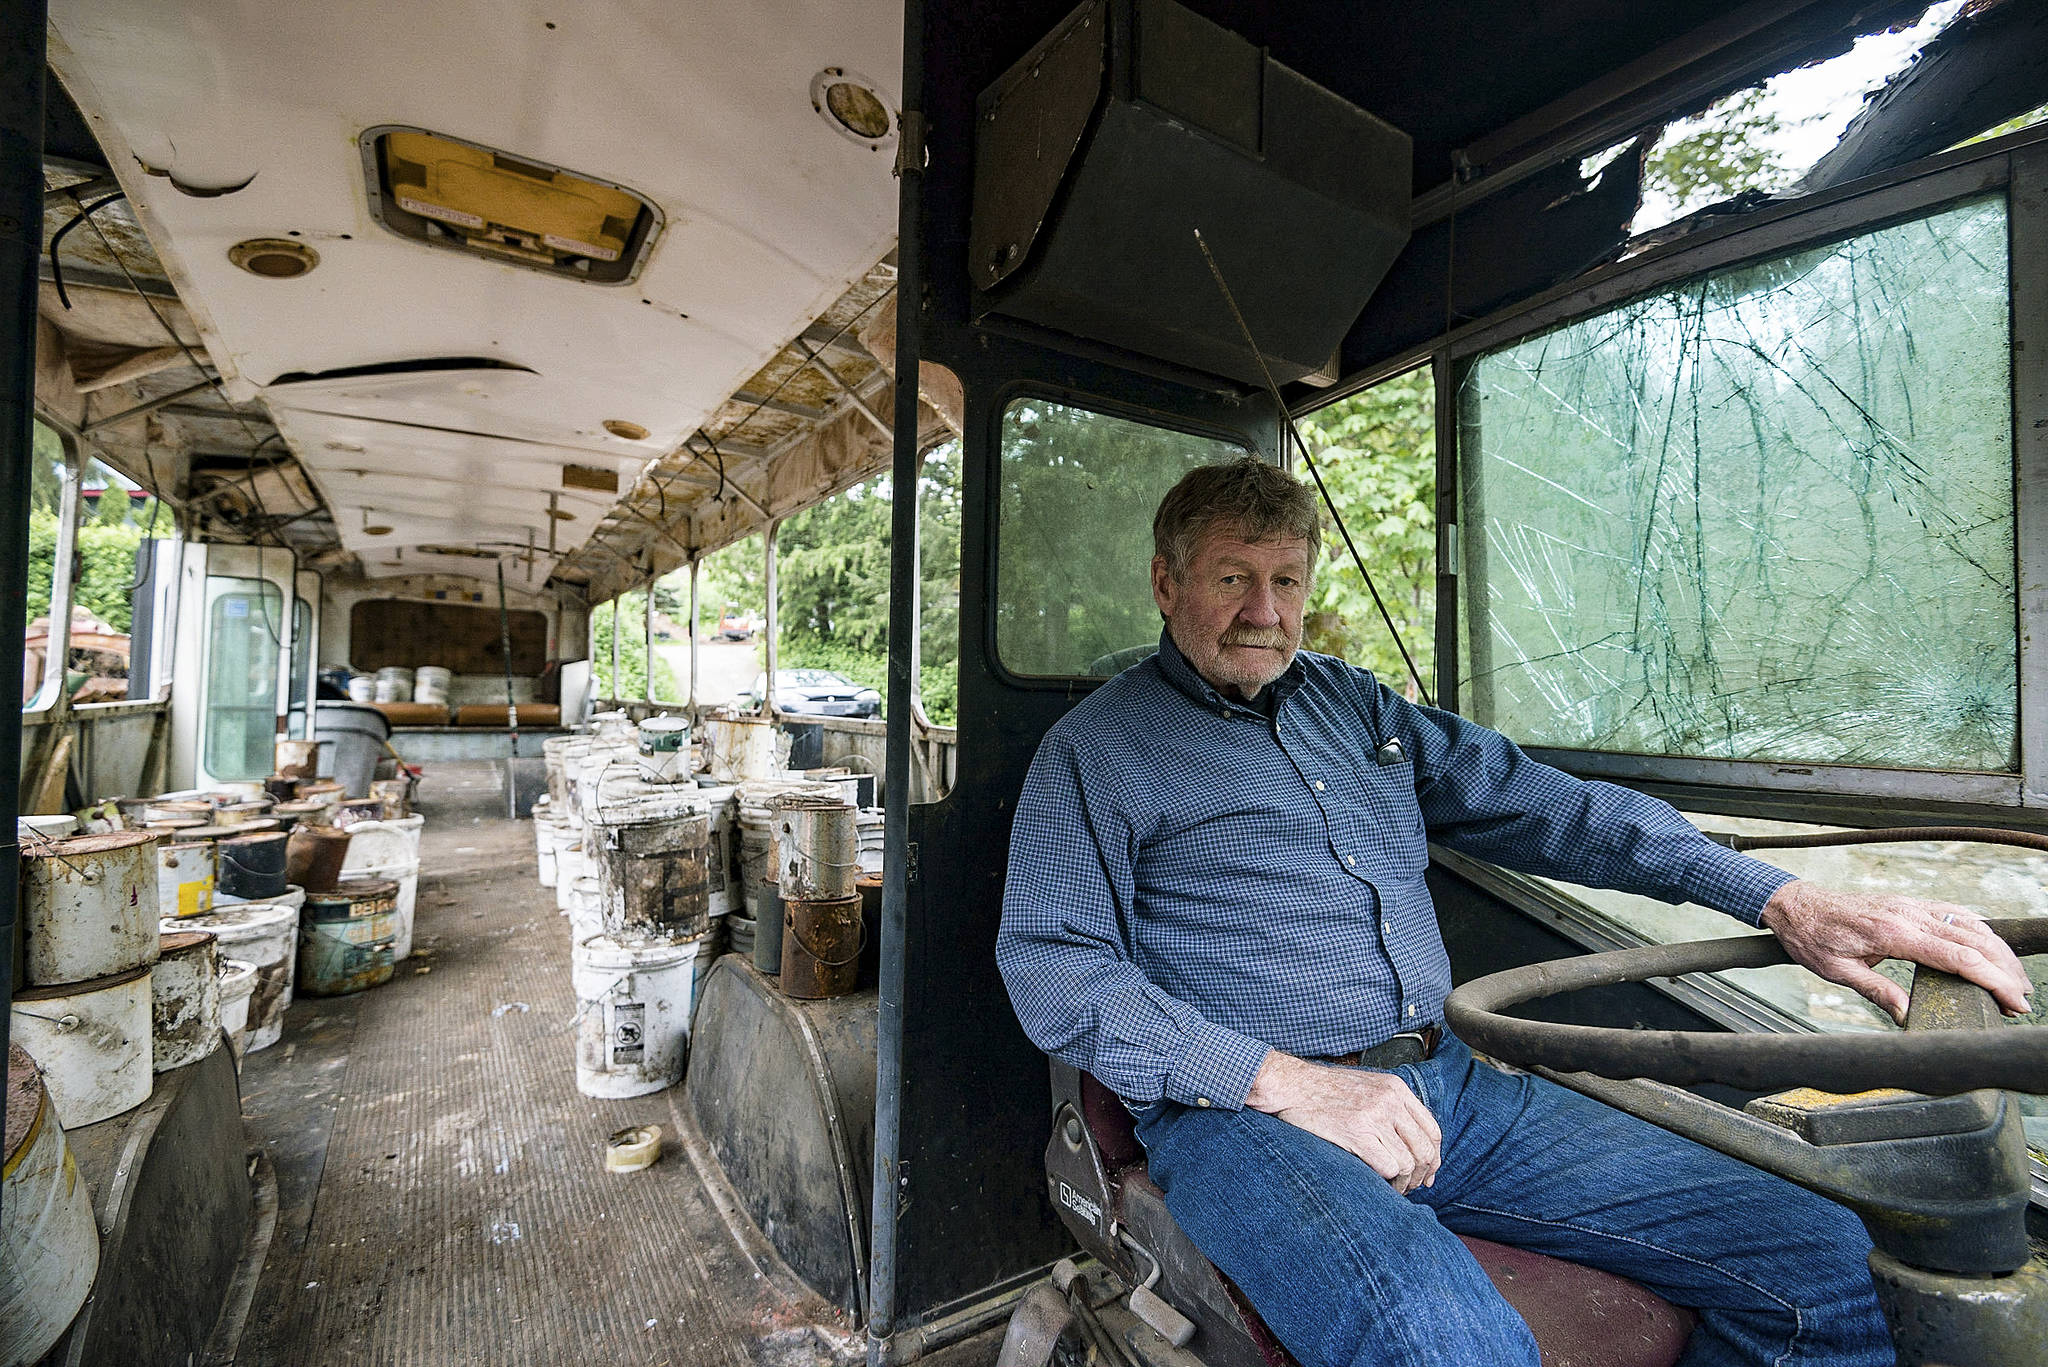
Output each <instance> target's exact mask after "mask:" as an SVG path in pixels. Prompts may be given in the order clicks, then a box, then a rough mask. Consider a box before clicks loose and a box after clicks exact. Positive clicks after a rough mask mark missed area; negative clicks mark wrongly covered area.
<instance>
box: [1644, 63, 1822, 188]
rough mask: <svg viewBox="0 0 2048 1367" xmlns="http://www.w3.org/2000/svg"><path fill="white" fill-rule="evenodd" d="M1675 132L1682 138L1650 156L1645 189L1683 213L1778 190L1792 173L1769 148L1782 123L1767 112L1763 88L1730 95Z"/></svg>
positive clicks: (1662, 143) (1668, 142)
mask: <svg viewBox="0 0 2048 1367" xmlns="http://www.w3.org/2000/svg"><path fill="white" fill-rule="evenodd" d="M1678 127H1679V128H1681V129H1684V130H1686V131H1685V133H1684V136H1682V137H1678V138H1671V139H1669V140H1668V141H1662V142H1659V143H1658V145H1657V147H1656V148H1655V149H1654V150H1653V151H1652V152H1651V153H1650V157H1649V160H1648V161H1647V162H1646V163H1645V164H1644V166H1643V183H1644V187H1645V188H1646V189H1649V190H1652V191H1661V192H1662V193H1664V194H1665V195H1668V196H1669V197H1670V198H1671V199H1672V201H1673V202H1674V203H1676V204H1677V205H1678V206H1679V210H1680V212H1682V213H1689V212H1691V211H1692V210H1694V209H1697V208H1700V207H1702V206H1703V205H1706V204H1711V203H1713V202H1715V201H1717V200H1722V199H1726V198H1728V197H1729V196H1731V195H1736V194H1740V193H1741V192H1742V191H1744V190H1759V189H1773V188H1777V187H1778V186H1780V185H1782V184H1783V183H1784V182H1785V181H1786V180H1787V179H1789V177H1790V174H1791V169H1792V168H1789V167H1787V166H1786V165H1785V159H1784V157H1783V155H1782V154H1780V153H1779V152H1778V150H1777V149H1776V148H1775V147H1773V146H1772V145H1771V142H1770V140H1771V139H1772V138H1773V137H1776V136H1777V135H1778V134H1780V133H1782V132H1784V131H1785V127H1786V125H1785V121H1784V120H1783V119H1781V118H1780V117H1778V115H1777V114H1776V113H1775V112H1774V111H1773V110H1772V109H1771V108H1770V105H1769V94H1768V91H1767V89H1766V87H1764V86H1754V87H1752V88H1750V89H1748V90H1744V91H1741V92H1739V93H1737V94H1734V95H1731V96H1729V97H1728V98H1727V99H1725V100H1722V101H1721V102H1720V103H1719V104H1716V105H1715V106H1714V107H1713V108H1711V109H1709V110H1708V111H1707V112H1706V113H1704V114H1702V115H1701V116H1700V117H1699V118H1697V119H1694V120H1688V121H1687V122H1686V123H1685V124H1681V125H1678ZM1667 137H1668V134H1667Z"/></svg>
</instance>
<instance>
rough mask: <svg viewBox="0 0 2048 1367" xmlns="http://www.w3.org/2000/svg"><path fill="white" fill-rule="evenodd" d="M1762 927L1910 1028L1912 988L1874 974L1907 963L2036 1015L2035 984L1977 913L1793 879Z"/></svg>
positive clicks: (2008, 1008)
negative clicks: (1884, 962) (1880, 967)
mask: <svg viewBox="0 0 2048 1367" xmlns="http://www.w3.org/2000/svg"><path fill="white" fill-rule="evenodd" d="M1762 919H1763V924H1764V926H1765V928H1766V929H1769V930H1772V931H1775V932H1777V936H1778V939H1779V941H1780V943H1782V944H1783V945H1784V946H1785V951H1786V952H1787V953H1788V954H1790V955H1791V956H1792V957H1793V958H1794V959H1795V960H1797V961H1798V962H1799V963H1801V964H1803V965H1804V966H1806V967H1807V968H1809V969H1812V970H1813V971H1814V972H1815V973H1818V974H1819V975H1820V976H1821V977H1823V978H1826V979H1828V980H1829V981H1830V982H1837V983H1840V984H1842V985H1843V986H1844V987H1848V988H1853V989H1854V990H1855V991H1857V992H1860V993H1861V994H1863V995H1864V996H1865V997H1868V998H1869V999H1870V1000H1871V1001H1873V1002H1875V1003H1877V1005H1879V1006H1881V1007H1883V1008H1884V1009H1885V1010H1886V1011H1887V1012H1889V1013H1890V1014H1891V1017H1892V1019H1893V1020H1895V1021H1897V1022H1898V1023H1899V1024H1901V1025H1903V1024H1905V1022H1906V1004H1907V1001H1908V996H1907V992H1906V989H1905V988H1903V987H1901V986H1899V984H1897V983H1895V982H1893V981H1892V980H1891V979H1890V978H1887V977H1885V976H1884V974H1882V973H1879V972H1878V971H1877V970H1876V967H1875V965H1876V964H1877V962H1878V961H1879V960H1880V959H1909V960H1911V961H1913V962H1914V963H1920V964H1926V965H1927V966H1928V967H1929V968H1938V969H1940V970H1942V971H1943V972H1945V973H1953V974H1955V975H1956V976H1957V977H1959V978H1964V979H1967V980H1968V981H1970V982H1973V983H1975V984H1977V986H1979V987H1981V988H1983V989H1984V990H1985V991H1987V992H1989V993H1990V994H1991V995H1992V997H1993V998H1994V999H1995V1000H1996V1001H1997V1002H1998V1006H1999V1009H2000V1010H2002V1011H2003V1012H2005V1014H2006V1015H2008V1016H2020V1015H2025V1014H2026V1013H2027V1012H2028V1011H2029V1010H2031V1009H2032V1007H2031V1005H2030V1003H2029V1002H2028V1000H2027V994H2028V993H2029V992H2030V991H2032V989H2033V984H2032V983H2031V982H2030V981H2029V980H2028V978H2027V974H2026V970H2025V969H2023V968H2021V967H2020V961H2019V958H2018V956H2016V955H2015V954H2014V953H2013V952H2012V949H2011V947H2010V946H2008V945H2007V944H2006V943H2005V941H2004V940H2001V939H1999V938H1998V936H1997V935H1996V934H1994V933H1993V932H1992V930H1991V929H1990V928H1989V927H1988V926H1986V925H1985V924H1984V918H1983V917H1981V916H1979V915H1978V914H1977V913H1976V912H1974V911H1969V910H1967V909H1965V908H1963V907H1958V906H1953V905H1951V904H1949V903H1947V902H1925V901H1922V900H1921V899H1919V898H1917V897H1898V896H1894V895H1892V894H1890V893H1850V892H1836V891H1834V890H1833V889H1831V888H1823V887H1819V886H1816V885H1815V884H1812V883H1809V882H1806V881H1805V880H1803V879H1799V880H1795V881H1793V882H1790V883H1787V884H1785V886H1783V887H1781V888H1779V889H1778V890H1777V892H1776V893H1774V894H1772V896H1771V900H1770V902H1769V903H1768V904H1767V905H1766V906H1765V907H1764V911H1763V918H1762Z"/></svg>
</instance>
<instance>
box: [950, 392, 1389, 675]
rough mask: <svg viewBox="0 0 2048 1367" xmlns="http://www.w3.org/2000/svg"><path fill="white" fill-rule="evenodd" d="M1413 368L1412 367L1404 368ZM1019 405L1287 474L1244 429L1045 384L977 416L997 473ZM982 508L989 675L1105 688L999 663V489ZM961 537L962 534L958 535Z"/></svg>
mask: <svg viewBox="0 0 2048 1367" xmlns="http://www.w3.org/2000/svg"><path fill="white" fill-rule="evenodd" d="M1409 368H1410V369H1413V368H1414V363H1413V362H1412V361H1411V362H1410V363H1409ZM1019 399H1043V400H1045V401H1046V402H1047V403H1056V404H1060V405H1062V406H1064V407H1067V408H1079V409H1083V410H1085V411H1087V412H1089V413H1096V414H1100V415H1101V416H1103V417H1106V418H1120V419H1122V420H1123V421H1125V422H1134V423H1138V424H1140V425H1141V426H1145V427H1154V428H1158V429H1159V430H1161V431H1166V432H1178V433H1180V434H1182V435H1183V436H1190V437H1204V438H1207V439H1209V440H1212V441H1222V442H1228V443H1230V444H1231V445H1234V446H1237V447H1238V448H1240V449H1241V450H1242V451H1243V452H1244V453H1245V454H1246V455H1252V456H1257V457H1258V458H1259V459H1260V460H1262V461H1265V462H1266V463H1267V464H1269V465H1278V466H1279V467H1280V468H1281V469H1283V470H1284V469H1286V468H1287V463H1286V462H1284V461H1276V460H1275V459H1274V457H1273V454H1272V453H1271V452H1270V451H1268V450H1267V449H1266V446H1265V443H1263V442H1261V441H1260V440H1259V439H1258V438H1257V437H1256V436H1255V435H1253V433H1252V431H1251V430H1250V429H1249V428H1248V427H1246V428H1232V427H1227V426H1224V425H1221V424H1212V423H1202V422H1191V421H1189V420H1188V419H1187V418H1186V416H1185V415H1183V414H1178V413H1169V412H1166V411H1163V410H1160V409H1155V408H1147V407H1145V406H1144V405H1142V404H1134V403H1130V402H1128V401H1124V400H1117V399H1112V398H1109V397H1107V396H1105V395H1103V394H1100V393H1098V392H1096V391H1093V390H1087V389H1077V388H1073V387H1070V386H1067V385H1057V384H1048V383H1046V382H1045V381H1043V380H1017V381H1015V382H1013V383H1011V384H1007V385H1004V386H1003V387H1002V388H1000V389H998V390H997V391H996V392H995V394H994V395H993V396H992V398H991V400H990V404H989V409H988V411H987V413H986V414H984V415H983V423H982V434H983V437H984V439H985V440H987V441H988V442H989V443H990V445H989V448H988V449H989V450H990V451H991V452H993V453H994V456H995V459H994V461H993V462H992V463H991V468H993V469H996V470H1000V469H1001V468H1002V462H1003V419H1004V416H1005V415H1006V414H1007V413H1008V412H1009V411H1010V406H1011V405H1012V404H1014V403H1016V402H1017V401H1018V400H1019ZM985 505H986V506H985V507H984V508H983V510H982V512H983V518H984V522H985V525H984V526H983V529H982V531H983V535H984V537H985V538H986V541H985V544H986V547H987V551H986V556H985V558H984V563H983V566H982V573H983V574H984V575H985V576H986V582H987V585H988V590H987V599H988V602H987V609H988V610H987V611H986V613H985V614H984V617H983V621H982V642H981V648H982V652H983V656H984V658H985V659H986V660H987V661H988V672H989V675H990V676H991V677H992V678H994V679H995V680H996V681H998V682H999V683H1001V684H1002V685H1003V686H1004V687H1006V688H1015V689H1019V690H1024V691H1028V692H1035V693H1068V694H1073V695H1074V696H1075V697H1076V698H1077V699H1078V697H1079V696H1080V695H1081V694H1084V693H1088V692H1092V691H1093V690H1094V689H1095V687H1096V686H1097V685H1099V684H1105V683H1108V682H1109V680H1107V679H1098V678H1095V677H1093V676H1092V675H1087V674H1019V673H1017V672H1016V671H1015V670H1012V669H1011V668H1010V667H1009V666H1008V665H1007V664H1005V663H1004V662H1003V657H1002V652H1001V650H1000V649H999V647H998V644H997V640H996V635H997V628H998V622H999V620H1000V617H1001V614H1000V613H999V612H998V611H997V610H996V607H997V604H998V603H999V602H1000V601H1001V598H1002V591H1003V583H1002V553H1003V546H1002V532H1003V497H1002V490H1001V489H999V488H998V489H992V490H991V491H990V493H989V497H988V498H987V499H986V500H985ZM962 532H963V535H964V533H965V528H964V527H963V529H962Z"/></svg>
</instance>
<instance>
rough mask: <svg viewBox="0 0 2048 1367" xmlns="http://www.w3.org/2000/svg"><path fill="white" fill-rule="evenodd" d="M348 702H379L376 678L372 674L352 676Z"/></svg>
mask: <svg viewBox="0 0 2048 1367" xmlns="http://www.w3.org/2000/svg"><path fill="white" fill-rule="evenodd" d="M348 700H349V701H350V702H375V701H377V679H376V676H375V675H371V674H357V675H354V676H352V677H351V678H350V679H349V681H348ZM387 701H396V699H387Z"/></svg>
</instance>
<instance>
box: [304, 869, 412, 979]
mask: <svg viewBox="0 0 2048 1367" xmlns="http://www.w3.org/2000/svg"><path fill="white" fill-rule="evenodd" d="M300 919H301V925H300V934H299V990H300V991H302V992H306V993H309V994H311V995H312V996H316V997H339V996H343V995H345V994H347V993H350V992H361V991H362V990H363V989H364V988H368V987H376V986H379V985H380V984H383V983H387V982H389V981H391V974H392V962H393V961H392V957H391V941H392V937H393V935H394V933H395V932H396V929H397V926H396V922H397V920H398V884H396V883H392V882H389V881H371V882H363V883H344V884H343V885H341V886H340V887H339V888H336V889H335V890H334V891H332V892H309V893H307V894H306V907H305V910H304V912H303V913H301V918H300Z"/></svg>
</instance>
